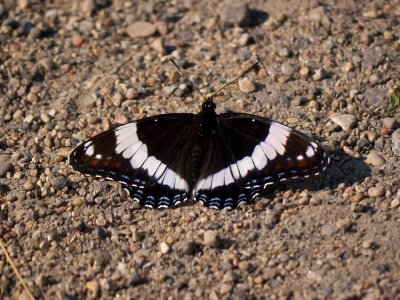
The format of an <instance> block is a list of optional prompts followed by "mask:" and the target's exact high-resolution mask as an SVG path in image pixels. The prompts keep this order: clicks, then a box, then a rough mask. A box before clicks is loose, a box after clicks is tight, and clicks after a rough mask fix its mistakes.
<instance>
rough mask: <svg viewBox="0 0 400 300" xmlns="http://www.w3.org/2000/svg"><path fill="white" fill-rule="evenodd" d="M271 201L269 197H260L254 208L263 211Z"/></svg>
mask: <svg viewBox="0 0 400 300" xmlns="http://www.w3.org/2000/svg"><path fill="white" fill-rule="evenodd" d="M269 202H270V201H268V199H260V200H258V201H257V202H256V204H255V205H254V210H256V211H263V210H265V209H266V208H267V206H268V204H269Z"/></svg>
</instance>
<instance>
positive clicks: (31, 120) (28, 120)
mask: <svg viewBox="0 0 400 300" xmlns="http://www.w3.org/2000/svg"><path fill="white" fill-rule="evenodd" d="M24 122H25V123H28V124H31V123H32V122H33V115H27V116H26V117H25V119H24Z"/></svg>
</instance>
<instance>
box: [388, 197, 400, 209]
mask: <svg viewBox="0 0 400 300" xmlns="http://www.w3.org/2000/svg"><path fill="white" fill-rule="evenodd" d="M399 206H400V199H399V198H396V199H394V200H392V202H390V207H391V208H397V207H399Z"/></svg>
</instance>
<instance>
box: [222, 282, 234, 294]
mask: <svg viewBox="0 0 400 300" xmlns="http://www.w3.org/2000/svg"><path fill="white" fill-rule="evenodd" d="M232 289H233V286H232V284H231V283H222V284H221V287H220V289H219V292H220V293H221V295H225V294H228V293H230V291H232Z"/></svg>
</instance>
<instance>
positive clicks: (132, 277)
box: [128, 272, 145, 286]
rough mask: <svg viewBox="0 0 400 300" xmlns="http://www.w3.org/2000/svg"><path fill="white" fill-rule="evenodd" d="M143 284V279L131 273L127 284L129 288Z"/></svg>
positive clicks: (135, 273)
mask: <svg viewBox="0 0 400 300" xmlns="http://www.w3.org/2000/svg"><path fill="white" fill-rule="evenodd" d="M144 282H145V279H144V278H142V277H141V276H140V275H139V274H138V273H137V272H133V273H132V274H130V276H129V280H128V284H129V285H130V286H137V285H139V284H142V283H144Z"/></svg>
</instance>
